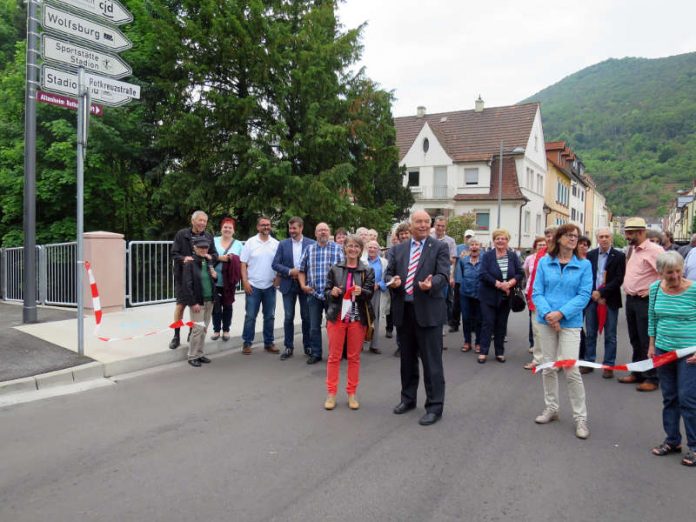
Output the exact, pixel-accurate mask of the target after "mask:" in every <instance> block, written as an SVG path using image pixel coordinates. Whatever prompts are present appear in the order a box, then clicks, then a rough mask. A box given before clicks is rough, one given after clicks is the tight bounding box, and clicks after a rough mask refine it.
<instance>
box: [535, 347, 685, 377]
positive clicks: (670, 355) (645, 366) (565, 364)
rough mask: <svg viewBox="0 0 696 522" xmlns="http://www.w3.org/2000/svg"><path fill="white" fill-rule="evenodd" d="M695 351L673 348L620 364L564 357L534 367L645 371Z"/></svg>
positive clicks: (539, 368)
mask: <svg viewBox="0 0 696 522" xmlns="http://www.w3.org/2000/svg"><path fill="white" fill-rule="evenodd" d="M693 353H696V346H691V347H689V348H681V349H679V350H673V351H671V352H667V353H664V354H662V355H656V356H655V357H653V358H652V359H645V360H643V361H638V362H633V363H628V364H620V365H618V366H607V365H605V364H599V363H594V362H589V361H579V360H576V359H564V360H562V361H554V362H547V363H543V364H540V365H539V366H537V367H536V368H534V373H541V371H542V370H546V369H547V368H575V367H579V366H585V367H587V368H600V369H602V370H613V371H618V372H645V371H648V370H652V369H653V368H657V367H659V366H664V365H665V364H669V363H671V362H673V361H676V360H677V359H681V358H682V357H686V356H687V355H691V354H693Z"/></svg>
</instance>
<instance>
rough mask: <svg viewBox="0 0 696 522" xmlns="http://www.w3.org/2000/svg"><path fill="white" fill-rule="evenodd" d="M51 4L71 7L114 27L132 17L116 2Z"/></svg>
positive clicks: (82, 0) (84, 0)
mask: <svg viewBox="0 0 696 522" xmlns="http://www.w3.org/2000/svg"><path fill="white" fill-rule="evenodd" d="M52 3H56V4H59V5H65V6H68V7H72V8H74V9H77V10H78V11H82V12H84V13H87V14H90V15H92V16H95V17H97V18H100V19H102V20H105V21H107V22H110V23H112V24H114V25H121V24H127V23H128V22H132V21H133V15H132V14H130V13H129V12H128V11H127V10H126V8H125V7H123V6H122V5H121V4H120V2H117V1H116V0H52Z"/></svg>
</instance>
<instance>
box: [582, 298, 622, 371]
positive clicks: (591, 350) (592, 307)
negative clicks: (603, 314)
mask: <svg viewBox="0 0 696 522" xmlns="http://www.w3.org/2000/svg"><path fill="white" fill-rule="evenodd" d="M618 320H619V309H618V308H609V307H607V322H606V323H605V324H604V362H603V364H606V365H608V366H613V365H614V364H615V363H616V324H617V323H618ZM585 326H586V328H587V331H586V332H585V360H586V361H590V362H594V361H595V358H596V357H597V334H598V329H599V321H598V319H597V303H596V302H594V301H590V304H589V305H587V308H586V309H585Z"/></svg>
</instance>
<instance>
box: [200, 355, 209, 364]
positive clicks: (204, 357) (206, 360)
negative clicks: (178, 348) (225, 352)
mask: <svg viewBox="0 0 696 522" xmlns="http://www.w3.org/2000/svg"><path fill="white" fill-rule="evenodd" d="M198 360H199V361H201V362H202V363H203V364H210V359H208V358H207V357H206V356H205V355H201V356H200V357H199V358H198Z"/></svg>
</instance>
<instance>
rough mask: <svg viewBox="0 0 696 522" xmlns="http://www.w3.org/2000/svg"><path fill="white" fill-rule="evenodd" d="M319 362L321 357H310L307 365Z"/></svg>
mask: <svg viewBox="0 0 696 522" xmlns="http://www.w3.org/2000/svg"><path fill="white" fill-rule="evenodd" d="M319 361H321V357H316V356H314V355H310V356H309V359H307V364H316V363H318V362H319Z"/></svg>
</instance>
